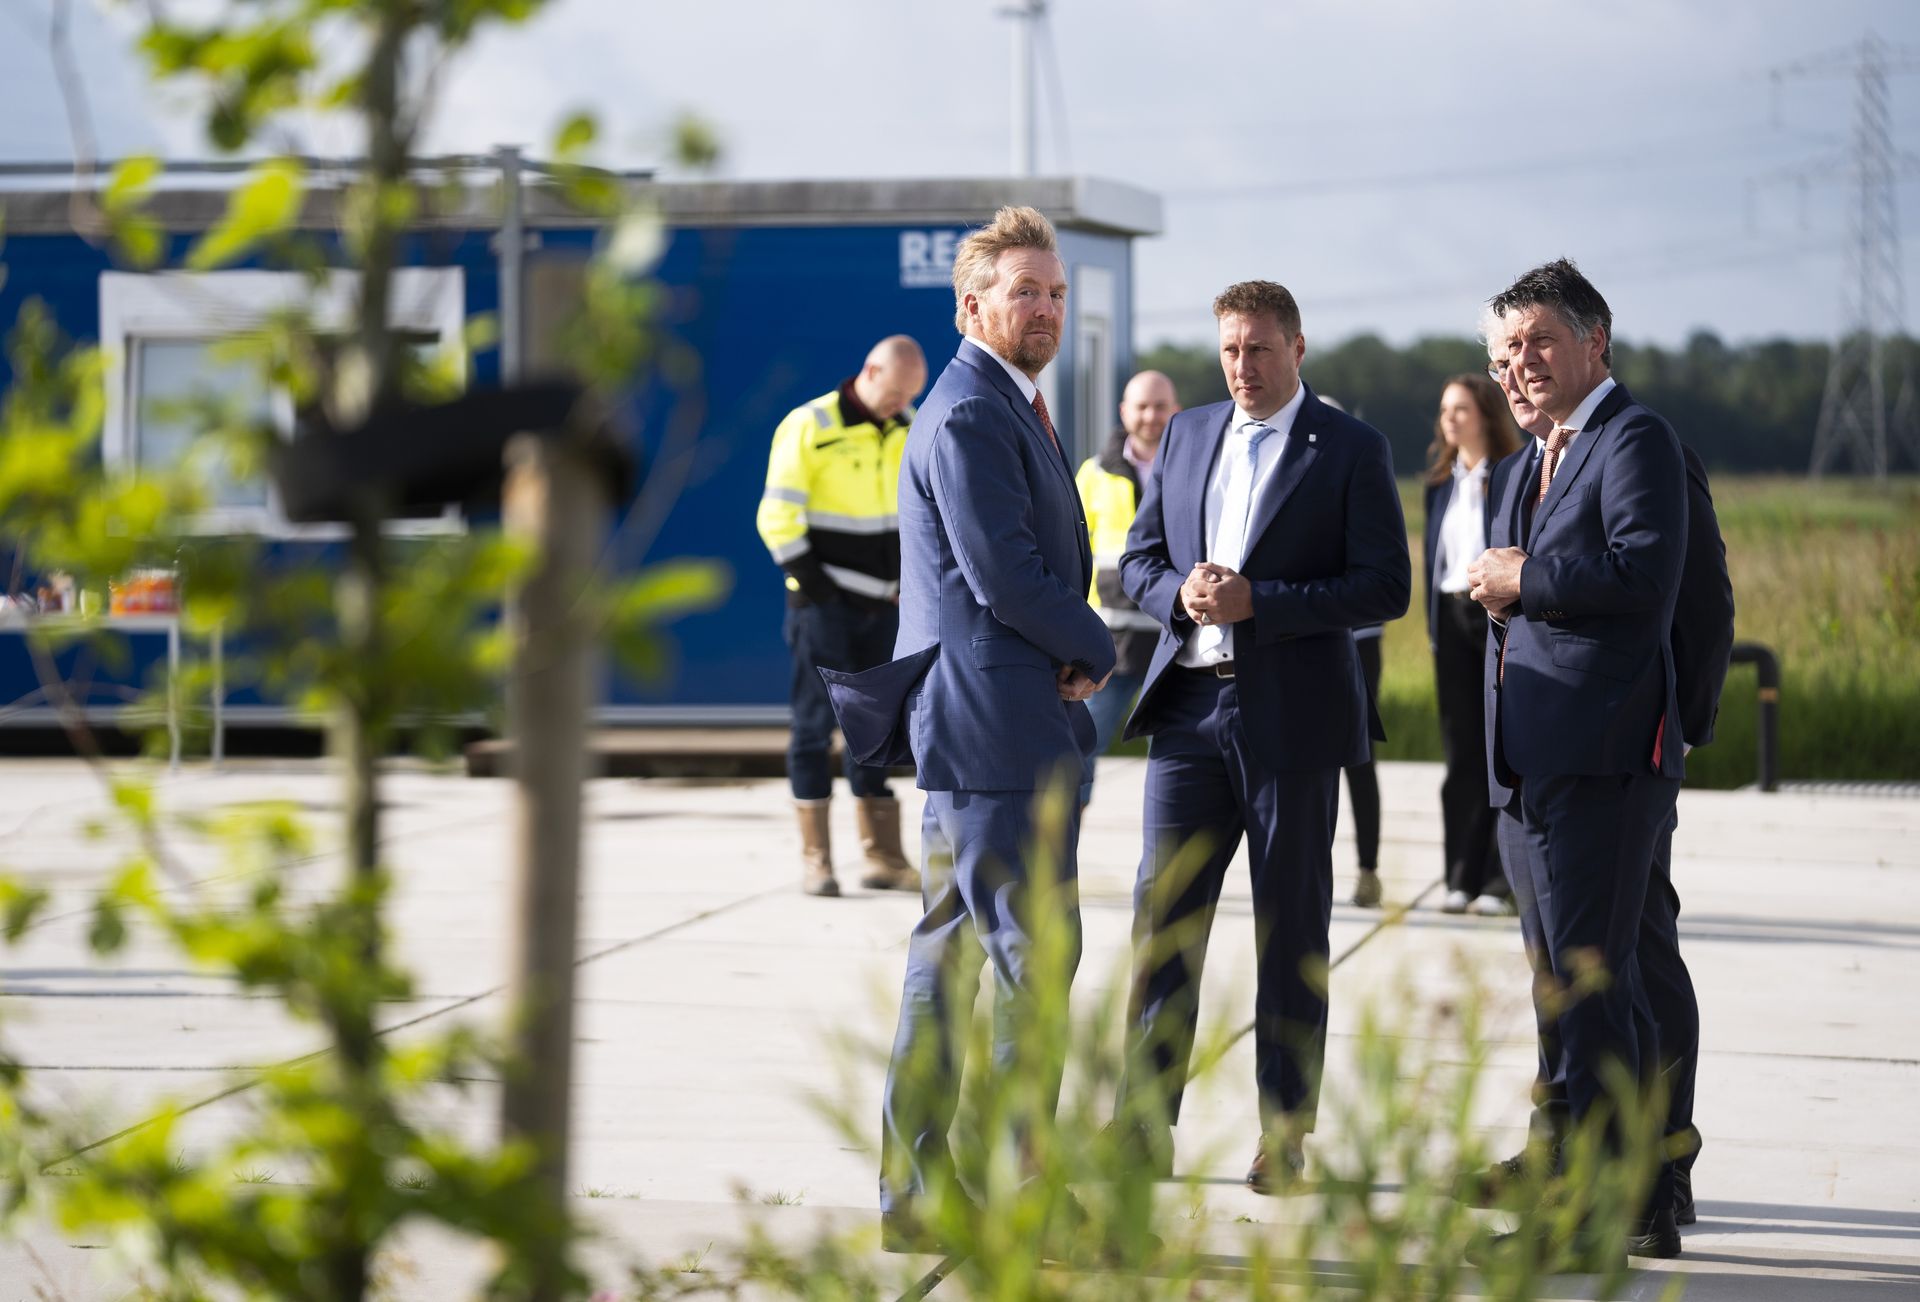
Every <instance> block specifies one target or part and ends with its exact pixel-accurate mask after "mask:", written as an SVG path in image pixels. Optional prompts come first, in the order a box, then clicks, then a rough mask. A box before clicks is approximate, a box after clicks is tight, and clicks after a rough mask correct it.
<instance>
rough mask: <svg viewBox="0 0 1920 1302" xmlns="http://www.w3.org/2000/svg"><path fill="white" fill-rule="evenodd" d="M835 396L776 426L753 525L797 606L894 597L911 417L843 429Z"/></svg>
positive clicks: (819, 400)
mask: <svg viewBox="0 0 1920 1302" xmlns="http://www.w3.org/2000/svg"><path fill="white" fill-rule="evenodd" d="M841 393H842V390H840V389H836V390H834V391H833V392H831V393H826V394H822V395H821V396H820V397H818V398H815V399H814V400H813V401H812V402H809V403H807V404H805V405H804V406H800V407H796V408H794V409H793V410H792V411H791V412H789V413H787V418H786V419H785V420H783V421H781V422H780V427H779V428H778V429H776V430H775V431H774V433H773V450H772V452H771V454H770V455H769V456H768V458H767V487H766V492H765V493H764V494H763V495H762V496H761V498H760V509H759V511H758V513H757V514H756V516H755V520H754V522H755V524H756V526H757V527H758V528H759V530H760V541H762V542H763V543H765V544H766V545H767V551H768V552H770V553H772V555H773V559H774V562H775V563H776V564H777V565H779V566H780V568H781V569H783V570H785V571H786V573H787V590H788V591H789V592H790V593H795V594H798V597H797V598H796V599H798V600H801V601H803V602H804V601H813V602H824V601H833V600H836V599H838V598H840V597H841V596H843V595H845V594H849V593H850V594H852V595H854V596H856V597H861V598H865V599H867V600H869V601H892V600H894V599H895V598H896V597H898V596H899V593H900V515H899V509H900V508H899V501H900V458H901V455H902V453H904V452H905V450H906V446H907V430H908V428H909V426H910V425H911V424H912V420H913V412H912V410H911V409H909V410H907V411H905V412H902V413H901V414H900V415H898V416H895V417H893V418H892V419H890V420H887V421H883V422H881V423H879V424H877V425H876V424H875V423H874V422H872V421H866V422H864V423H862V424H858V425H849V424H847V423H846V420H845V418H844V416H843V415H842V409H841Z"/></svg>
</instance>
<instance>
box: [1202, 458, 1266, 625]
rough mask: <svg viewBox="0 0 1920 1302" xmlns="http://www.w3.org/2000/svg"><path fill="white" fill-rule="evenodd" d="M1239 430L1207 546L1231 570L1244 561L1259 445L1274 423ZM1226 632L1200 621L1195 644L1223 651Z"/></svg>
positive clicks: (1214, 559) (1212, 556) (1216, 560)
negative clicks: (1210, 543) (1240, 436)
mask: <svg viewBox="0 0 1920 1302" xmlns="http://www.w3.org/2000/svg"><path fill="white" fill-rule="evenodd" d="M1239 433H1240V434H1243V435H1245V442H1244V443H1242V444H1241V445H1240V446H1239V447H1237V448H1234V449H1233V450H1232V451H1231V453H1230V454H1229V455H1231V456H1232V457H1233V460H1232V461H1231V462H1229V463H1228V465H1227V482H1226V486H1225V488H1224V489H1223V490H1222V492H1221V494H1220V521H1219V526H1218V527H1217V528H1216V529H1215V530H1214V537H1213V546H1212V547H1210V548H1208V549H1207V559H1208V560H1210V561H1212V562H1213V563H1214V564H1216V565H1224V566H1226V567H1227V568H1228V569H1230V570H1237V569H1239V568H1240V567H1241V566H1242V565H1245V564H1246V562H1247V541H1248V540H1247V525H1248V523H1249V522H1250V520H1251V518H1252V515H1253V485H1254V477H1255V476H1256V475H1257V474H1258V472H1259V469H1260V445H1261V444H1262V443H1264V442H1266V441H1267V436H1268V435H1269V434H1272V433H1273V427H1272V426H1270V425H1262V424H1261V423H1260V422H1258V421H1254V422H1253V423H1251V424H1249V425H1246V426H1243V427H1242V428H1241V430H1240V431H1239ZM1228 632H1229V630H1228V629H1227V628H1224V627H1222V626H1221V625H1219V624H1203V625H1201V628H1200V640H1199V641H1198V642H1196V643H1195V644H1194V645H1195V647H1196V648H1197V649H1198V650H1199V651H1201V652H1202V653H1205V652H1208V651H1223V652H1224V651H1225V650H1227V645H1226V643H1227V634H1228Z"/></svg>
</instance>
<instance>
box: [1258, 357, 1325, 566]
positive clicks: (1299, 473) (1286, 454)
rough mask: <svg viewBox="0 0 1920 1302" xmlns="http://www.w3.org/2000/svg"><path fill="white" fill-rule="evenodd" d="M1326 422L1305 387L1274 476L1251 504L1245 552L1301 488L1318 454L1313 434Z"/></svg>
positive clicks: (1309, 391) (1317, 400) (1282, 446)
mask: <svg viewBox="0 0 1920 1302" xmlns="http://www.w3.org/2000/svg"><path fill="white" fill-rule="evenodd" d="M1326 423H1327V409H1326V407H1325V406H1324V405H1322V403H1321V402H1320V400H1319V399H1318V398H1316V397H1314V396H1313V390H1312V389H1308V390H1307V396H1306V401H1304V402H1302V403H1301V404H1300V410H1299V411H1298V412H1296V413H1295V414H1294V418H1293V428H1292V429H1290V430H1288V431H1287V441H1286V442H1285V443H1283V444H1281V445H1280V464H1279V465H1278V466H1276V467H1274V472H1273V478H1272V479H1270V480H1268V481H1267V484H1266V487H1265V488H1264V489H1262V490H1261V493H1260V497H1259V500H1258V501H1256V502H1255V503H1254V504H1253V519H1252V520H1250V521H1248V523H1247V555H1249V556H1251V555H1253V549H1254V548H1255V547H1256V546H1257V545H1259V542H1260V535H1261V534H1263V533H1265V532H1266V531H1267V526H1268V525H1270V524H1272V523H1273V518H1274V517H1275V516H1276V515H1279V514H1280V508H1281V507H1283V506H1285V505H1286V504H1287V499H1288V498H1289V497H1292V496H1293V490H1294V489H1296V488H1298V487H1300V481H1301V480H1302V479H1305V478H1306V476H1307V471H1309V470H1311V469H1313V463H1314V462H1315V461H1316V460H1317V459H1318V458H1319V456H1320V449H1319V446H1318V445H1317V442H1316V436H1317V435H1318V434H1319V432H1320V427H1321V426H1322V425H1325V424H1326Z"/></svg>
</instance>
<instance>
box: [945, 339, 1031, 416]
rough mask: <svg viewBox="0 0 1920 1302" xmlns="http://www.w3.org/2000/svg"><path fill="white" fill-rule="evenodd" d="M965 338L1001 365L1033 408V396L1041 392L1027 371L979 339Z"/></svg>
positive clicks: (1028, 404)
mask: <svg viewBox="0 0 1920 1302" xmlns="http://www.w3.org/2000/svg"><path fill="white" fill-rule="evenodd" d="M964 337H965V339H966V341H967V342H968V343H970V344H972V345H973V346H974V347H975V348H978V349H979V350H980V351H981V352H983V353H985V354H986V355H987V356H989V357H991V358H992V359H993V360H994V361H996V362H998V363H1000V369H1001V370H1003V371H1005V372H1006V373H1007V378H1008V379H1010V380H1012V381H1013V382H1014V383H1015V384H1017V385H1019V386H1020V396H1021V397H1022V398H1025V399H1026V400H1027V406H1029V407H1031V406H1033V395H1034V394H1036V393H1038V392H1040V386H1039V385H1037V384H1035V383H1034V382H1033V380H1032V379H1030V378H1029V377H1028V375H1027V373H1026V372H1025V371H1023V370H1021V369H1020V368H1019V367H1017V366H1015V365H1014V364H1013V363H1012V362H1010V361H1008V360H1007V359H1006V358H1004V357H1002V356H1001V355H1000V354H999V353H996V352H994V351H993V349H991V348H989V347H987V346H986V345H985V344H983V343H981V342H980V341H979V340H978V339H975V338H974V337H973V336H972V335H966V336H964Z"/></svg>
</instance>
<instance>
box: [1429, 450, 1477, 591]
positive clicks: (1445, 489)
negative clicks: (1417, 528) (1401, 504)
mask: <svg viewBox="0 0 1920 1302" xmlns="http://www.w3.org/2000/svg"><path fill="white" fill-rule="evenodd" d="M1455 482H1456V481H1455V480H1454V477H1453V475H1452V474H1451V473H1449V474H1448V475H1447V477H1446V478H1445V479H1443V480H1441V481H1440V482H1439V483H1438V484H1435V485H1434V487H1433V505H1431V506H1429V507H1428V508H1427V520H1426V528H1425V529H1424V530H1423V531H1422V532H1423V533H1424V534H1425V541H1426V549H1427V555H1426V561H1427V578H1428V579H1430V580H1431V579H1437V573H1438V570H1439V567H1440V526H1441V523H1442V522H1443V521H1444V520H1445V519H1446V518H1447V504H1448V503H1450V502H1452V501H1453V489H1454V484H1455ZM1482 519H1483V520H1484V519H1485V515H1484V513H1483V515H1482ZM1482 546H1485V544H1484V543H1483V544H1482Z"/></svg>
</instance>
